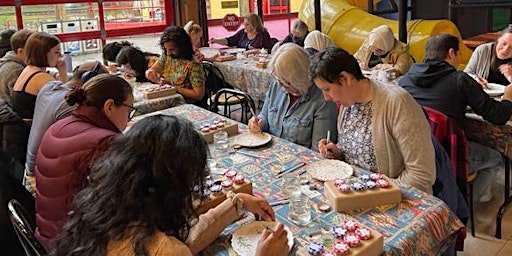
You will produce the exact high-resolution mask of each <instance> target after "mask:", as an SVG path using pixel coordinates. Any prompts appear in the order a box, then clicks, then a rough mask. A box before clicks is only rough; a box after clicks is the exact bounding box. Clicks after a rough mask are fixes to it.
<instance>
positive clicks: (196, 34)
mask: <svg viewBox="0 0 512 256" xmlns="http://www.w3.org/2000/svg"><path fill="white" fill-rule="evenodd" d="M183 29H185V31H186V32H187V34H188V35H189V36H190V40H191V41H192V49H194V56H195V57H196V58H197V60H198V61H201V62H202V61H210V62H214V61H215V59H216V58H217V57H218V56H219V54H218V53H216V54H214V55H213V56H211V57H205V56H204V54H202V53H201V51H200V50H199V48H200V47H201V38H202V37H203V29H202V28H201V26H199V25H197V24H195V23H194V22H193V21H189V22H188V23H187V24H186V25H185V26H183Z"/></svg>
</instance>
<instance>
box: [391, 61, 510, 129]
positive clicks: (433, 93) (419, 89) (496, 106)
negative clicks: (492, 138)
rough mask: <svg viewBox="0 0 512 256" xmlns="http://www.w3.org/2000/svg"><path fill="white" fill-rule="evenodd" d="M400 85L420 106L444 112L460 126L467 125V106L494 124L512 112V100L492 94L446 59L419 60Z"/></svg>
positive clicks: (507, 118)
mask: <svg viewBox="0 0 512 256" xmlns="http://www.w3.org/2000/svg"><path fill="white" fill-rule="evenodd" d="M398 84H399V85H400V86H402V87H403V88H404V89H406V90H407V91H408V92H409V93H410V94H411V95H412V96H413V97H414V99H416V101H417V102H418V103H419V104H420V105H422V106H427V107H430V108H433V109H435V110H437V111H440V112H442V113H444V114H445V115H447V116H448V117H450V118H452V119H453V120H455V121H456V122H457V124H458V125H459V126H460V127H465V124H466V122H465V120H466V108H467V106H470V107H471V109H473V111H474V112H475V113H476V114H478V115H480V116H482V117H483V118H484V119H485V120H487V121H489V122H491V123H493V124H499V125H503V124H505V123H506V122H507V121H508V120H509V118H510V116H511V115H512V102H510V101H508V100H502V101H501V102H500V101H497V100H494V99H493V98H491V97H489V95H488V94H487V93H485V92H484V90H483V88H482V86H481V85H480V84H478V83H477V82H476V81H475V79H473V78H471V77H470V76H469V75H468V74H466V73H464V72H463V71H458V70H456V69H455V68H454V67H452V66H451V65H450V64H448V63H447V62H446V61H437V60H436V61H433V60H432V61H431V60H427V61H425V62H424V63H416V64H414V65H412V66H411V68H410V69H409V71H408V72H407V73H406V74H405V75H404V76H403V77H402V78H401V79H400V80H399V81H398Z"/></svg>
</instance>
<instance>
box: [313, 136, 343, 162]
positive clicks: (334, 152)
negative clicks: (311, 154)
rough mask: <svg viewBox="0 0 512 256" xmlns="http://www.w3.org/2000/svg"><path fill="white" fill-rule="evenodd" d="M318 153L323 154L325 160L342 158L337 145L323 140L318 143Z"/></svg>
mask: <svg viewBox="0 0 512 256" xmlns="http://www.w3.org/2000/svg"><path fill="white" fill-rule="evenodd" d="M318 152H320V154H322V155H323V156H324V157H325V158H329V159H333V158H334V159H340V158H341V150H340V149H339V148H338V146H336V144H334V143H332V142H330V141H327V139H321V140H320V141H319V142H318Z"/></svg>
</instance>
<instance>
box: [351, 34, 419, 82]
mask: <svg viewBox="0 0 512 256" xmlns="http://www.w3.org/2000/svg"><path fill="white" fill-rule="evenodd" d="M354 57H355V58H356V59H357V61H358V62H359V66H360V67H361V69H363V70H369V69H371V68H375V69H380V70H385V69H388V70H392V71H394V72H395V75H396V76H401V75H403V74H405V72H407V70H409V66H410V65H411V63H410V61H411V57H410V56H409V47H408V46H407V45H406V44H404V43H402V42H400V41H399V40H398V39H396V38H395V36H394V35H393V31H392V30H391V28H390V27H388V26H386V25H382V26H378V27H376V28H374V29H372V31H370V34H369V35H368V37H367V38H366V40H364V42H363V44H362V45H361V47H360V48H359V50H357V52H356V53H355V54H354Z"/></svg>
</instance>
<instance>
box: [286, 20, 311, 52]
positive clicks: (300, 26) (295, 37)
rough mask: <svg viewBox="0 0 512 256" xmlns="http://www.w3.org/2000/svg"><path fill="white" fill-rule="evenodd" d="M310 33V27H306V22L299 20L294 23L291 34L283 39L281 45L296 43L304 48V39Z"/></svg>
mask: <svg viewBox="0 0 512 256" xmlns="http://www.w3.org/2000/svg"><path fill="white" fill-rule="evenodd" d="M308 33H309V30H308V25H306V23H304V21H302V20H299V19H297V20H295V21H294V22H293V23H292V26H291V28H290V34H289V35H287V36H286V37H285V38H284V39H283V41H282V42H281V45H283V44H285V43H295V44H298V45H299V46H301V47H304V39H305V38H306V36H307V35H308Z"/></svg>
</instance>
